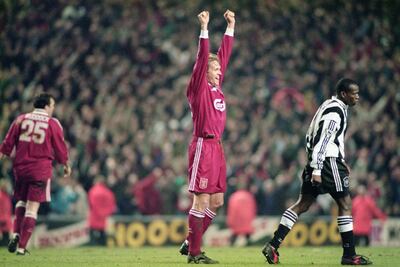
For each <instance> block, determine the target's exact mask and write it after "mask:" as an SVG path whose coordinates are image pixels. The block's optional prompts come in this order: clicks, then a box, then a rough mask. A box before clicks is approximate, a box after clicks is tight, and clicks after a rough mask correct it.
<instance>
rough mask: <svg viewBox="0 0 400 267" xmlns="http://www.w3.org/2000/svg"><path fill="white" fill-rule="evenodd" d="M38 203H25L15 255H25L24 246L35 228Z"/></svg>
mask: <svg viewBox="0 0 400 267" xmlns="http://www.w3.org/2000/svg"><path fill="white" fill-rule="evenodd" d="M39 207H40V203H39V202H36V201H30V200H28V201H27V202H26V211H25V216H24V218H23V220H22V223H21V231H20V239H19V243H18V249H17V255H25V252H26V245H27V243H28V241H29V238H30V237H31V235H32V232H33V229H34V228H35V224H36V219H37V213H38V210H39Z"/></svg>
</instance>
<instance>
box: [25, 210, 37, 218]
mask: <svg viewBox="0 0 400 267" xmlns="http://www.w3.org/2000/svg"><path fill="white" fill-rule="evenodd" d="M25 217H30V218H33V219H35V220H36V219H37V213H33V212H31V211H26V212H25Z"/></svg>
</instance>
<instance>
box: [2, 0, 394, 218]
mask: <svg viewBox="0 0 400 267" xmlns="http://www.w3.org/2000/svg"><path fill="white" fill-rule="evenodd" d="M73 3H74V4H70V3H69V1H66V0H59V1H50V0H47V1H36V0H32V1H30V2H29V4H27V3H26V2H25V1H4V2H3V5H4V6H5V7H6V8H5V10H6V13H5V16H4V18H3V19H2V20H1V21H0V63H1V66H2V67H1V70H0V101H1V108H0V117H1V120H0V137H1V140H2V139H3V138H4V135H5V133H6V131H7V128H8V126H9V125H10V123H11V122H12V120H13V119H15V117H16V116H17V115H18V114H20V113H21V112H24V111H25V112H26V111H29V110H31V106H32V103H31V102H29V101H30V100H31V98H32V97H33V96H34V95H36V94H37V93H39V92H41V91H47V92H50V93H52V94H53V95H54V96H55V97H56V99H57V103H58V104H57V107H56V111H55V117H57V118H58V119H59V120H60V121H61V123H62V125H63V126H64V134H65V137H66V140H67V141H68V143H69V146H70V157H71V163H72V164H73V176H72V177H71V178H58V177H57V175H56V178H55V179H54V180H53V185H54V186H53V192H52V194H53V196H52V198H53V202H52V204H51V206H50V207H48V209H47V210H45V211H42V213H56V214H78V215H83V213H84V212H85V210H86V209H87V196H86V192H87V191H88V190H89V189H90V188H91V186H92V184H93V181H94V180H95V178H96V177H101V176H102V177H105V178H106V181H107V184H108V186H109V187H110V188H111V189H112V191H113V192H114V194H115V197H116V201H117V213H118V214H129V215H131V214H183V213H184V212H186V211H187V210H188V209H189V208H190V199H189V195H188V193H187V188H186V179H187V174H186V172H187V158H186V149H187V145H188V142H189V140H190V137H191V134H192V125H191V118H190V116H191V114H190V112H189V109H188V105H187V101H186V94H185V93H186V86H187V83H188V81H189V76H190V73H191V70H192V67H193V63H194V59H195V58H194V55H195V54H196V49H197V40H198V35H199V31H198V26H197V24H196V23H197V21H196V20H195V19H194V18H195V15H197V13H198V12H199V11H201V10H203V9H207V10H209V11H210V20H211V21H213V23H212V27H211V28H210V38H211V43H212V47H214V48H216V47H218V44H219V42H220V40H221V37H222V34H221V33H222V32H223V29H224V26H225V24H224V18H223V16H222V14H223V11H224V10H225V9H226V8H229V9H231V10H234V11H235V12H236V20H237V21H238V22H240V23H238V24H237V25H238V26H237V29H236V31H235V36H236V38H235V39H236V41H235V45H234V52H233V55H232V59H231V63H230V68H229V70H228V72H227V74H226V75H227V76H228V77H227V78H226V79H225V83H224V90H225V94H226V98H227V104H228V106H227V108H228V119H227V125H226V132H225V136H224V138H223V142H224V147H225V155H226V158H227V164H228V192H227V193H228V194H227V198H229V196H230V195H231V194H232V193H233V192H234V191H236V190H237V189H238V188H247V189H248V190H250V192H251V193H253V194H254V196H255V198H256V200H257V213H258V214H259V215H271V214H274V215H278V214H281V213H282V212H283V211H284V210H285V209H286V208H287V206H288V205H289V204H291V203H293V202H294V201H295V199H293V197H295V196H297V193H298V190H299V188H300V180H299V178H300V174H301V171H302V167H303V166H304V165H305V162H306V155H305V147H304V146H305V142H304V136H305V131H306V130H307V128H308V124H309V122H310V121H311V119H312V115H313V114H314V112H315V109H316V108H317V107H318V105H319V104H320V103H321V102H322V101H323V100H324V99H325V98H328V97H330V96H331V95H333V94H334V92H333V88H334V86H335V84H334V83H335V81H336V80H338V78H339V77H342V76H347V77H351V78H353V79H354V80H356V81H358V82H359V83H360V88H361V91H360V97H361V99H360V104H359V105H358V106H357V107H356V108H354V109H351V110H350V113H351V115H350V116H351V118H350V125H349V130H348V132H347V135H346V137H347V138H348V146H347V148H348V150H347V151H346V153H347V154H346V159H347V162H348V163H349V165H350V166H351V168H352V172H351V186H352V187H353V188H356V186H357V185H358V184H365V185H366V186H367V190H368V192H369V193H370V194H371V195H372V196H373V198H374V199H375V200H376V201H377V203H378V206H379V207H381V208H382V209H383V210H384V211H385V212H386V213H387V214H388V215H391V216H400V138H399V135H400V123H399V122H400V90H399V89H398V88H397V87H398V84H400V49H399V46H396V43H398V42H399V37H400V30H399V28H398V27H395V26H394V25H396V24H395V23H394V21H393V20H396V19H397V18H396V16H393V14H392V13H391V12H394V10H396V8H395V7H393V6H391V5H398V4H396V3H393V2H391V1H383V2H382V1H377V0H368V1H344V0H341V1H319V0H317V1H300V0H299V1H296V0H292V1H289V0H288V1H274V0H270V1H261V0H259V1H257V0H252V1H235V2H232V3H231V2H228V1H205V0H204V1H179V0H160V1H155V0H153V1H117V0H115V1H112V0H109V1H102V2H101V4H100V3H98V2H96V3H94V2H93V3H92V2H91V1H74V2H73ZM227 5H229V6H227ZM397 9H398V7H397ZM214 33H216V34H214ZM0 176H1V177H3V178H5V179H9V180H10V181H11V179H12V172H11V162H10V161H2V162H1V163H0ZM59 177H61V175H59ZM330 204H331V203H330V202H327V201H326V199H325V198H323V197H320V198H319V201H318V203H317V204H316V205H315V206H313V208H312V211H311V212H314V213H316V214H327V213H330V212H331V205H330Z"/></svg>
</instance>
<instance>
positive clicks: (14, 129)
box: [0, 116, 23, 156]
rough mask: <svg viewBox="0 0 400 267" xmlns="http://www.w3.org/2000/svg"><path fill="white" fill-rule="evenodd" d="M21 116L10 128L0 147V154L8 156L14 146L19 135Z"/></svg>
mask: <svg viewBox="0 0 400 267" xmlns="http://www.w3.org/2000/svg"><path fill="white" fill-rule="evenodd" d="M22 119H23V116H19V117H18V118H17V119H16V120H15V121H14V122H13V123H12V124H11V126H10V129H9V130H8V132H7V135H6V137H5V138H4V141H3V143H2V144H1V145H0V152H1V153H3V154H4V155H7V156H10V154H11V152H12V150H13V148H14V146H15V145H16V143H17V141H18V138H19V135H20V131H21V130H20V124H21V121H22Z"/></svg>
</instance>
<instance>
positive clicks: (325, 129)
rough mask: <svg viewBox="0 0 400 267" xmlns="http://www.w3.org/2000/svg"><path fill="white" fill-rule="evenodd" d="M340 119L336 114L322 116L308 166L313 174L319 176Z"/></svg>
mask: <svg viewBox="0 0 400 267" xmlns="http://www.w3.org/2000/svg"><path fill="white" fill-rule="evenodd" d="M340 121H341V117H340V116H339V114H338V113H336V112H330V113H327V114H325V115H323V116H322V118H321V121H320V125H319V128H318V133H319V135H320V137H319V139H318V141H317V143H316V144H315V145H314V149H313V152H312V160H311V163H310V166H311V167H312V168H313V169H314V171H315V170H316V172H313V174H317V175H320V174H321V173H320V171H321V170H322V167H323V164H324V160H325V157H326V152H327V146H328V144H329V143H330V142H332V140H335V137H336V133H337V131H338V130H339V127H340Z"/></svg>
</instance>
